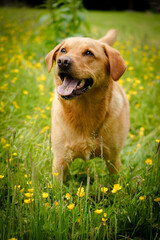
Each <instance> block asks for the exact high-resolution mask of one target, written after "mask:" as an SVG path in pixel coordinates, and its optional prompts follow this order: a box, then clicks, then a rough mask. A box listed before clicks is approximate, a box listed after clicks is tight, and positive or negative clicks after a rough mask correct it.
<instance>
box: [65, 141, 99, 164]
mask: <svg viewBox="0 0 160 240" xmlns="http://www.w3.org/2000/svg"><path fill="white" fill-rule="evenodd" d="M100 144H101V143H100V138H95V137H89V138H85V139H84V138H78V139H76V140H74V141H71V140H70V142H68V143H67V144H66V150H67V158H68V157H69V158H70V159H72V160H73V159H75V158H83V159H85V160H89V159H90V158H91V157H92V156H95V153H96V152H97V150H98V149H100Z"/></svg>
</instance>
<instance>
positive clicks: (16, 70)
mask: <svg viewBox="0 0 160 240" xmlns="http://www.w3.org/2000/svg"><path fill="white" fill-rule="evenodd" d="M11 72H12V73H18V72H19V69H12V70H11Z"/></svg>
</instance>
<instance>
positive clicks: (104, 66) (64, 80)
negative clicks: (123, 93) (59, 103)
mask: <svg viewBox="0 0 160 240" xmlns="http://www.w3.org/2000/svg"><path fill="white" fill-rule="evenodd" d="M115 38H116V32H115V31H114V30H111V31H109V33H108V34H107V35H106V36H105V37H104V38H102V39H100V40H94V39H91V38H82V37H73V38H68V39H66V40H64V41H63V42H61V43H60V44H59V45H58V46H56V47H55V48H54V49H53V50H52V51H51V52H49V53H48V55H47V56H46V63H47V69H48V72H50V71H51V69H52V66H53V62H54V61H55V62H56V67H55V85H56V89H57V92H58V93H59V95H60V96H61V97H62V98H64V99H67V100H69V99H73V98H75V97H77V96H80V95H81V94H82V93H85V92H87V91H88V90H90V91H91V90H92V89H93V88H98V87H104V86H107V84H108V80H109V78H110V77H111V78H112V79H113V80H115V81H117V80H118V79H119V78H120V77H121V76H122V74H123V73H124V71H125V69H126V65H125V63H124V60H123V58H122V57H121V55H120V53H119V52H118V51H117V50H115V49H114V48H112V47H110V46H109V44H112V43H113V42H114V40H115Z"/></svg>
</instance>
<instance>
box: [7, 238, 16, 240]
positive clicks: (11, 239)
mask: <svg viewBox="0 0 160 240" xmlns="http://www.w3.org/2000/svg"><path fill="white" fill-rule="evenodd" d="M8 240H17V238H10V239H8Z"/></svg>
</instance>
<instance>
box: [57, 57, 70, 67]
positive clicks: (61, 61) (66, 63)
mask: <svg viewBox="0 0 160 240" xmlns="http://www.w3.org/2000/svg"><path fill="white" fill-rule="evenodd" d="M57 64H58V66H59V67H60V68H68V67H70V65H71V64H72V59H71V58H70V57H64V56H61V57H59V58H58V60H57Z"/></svg>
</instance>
